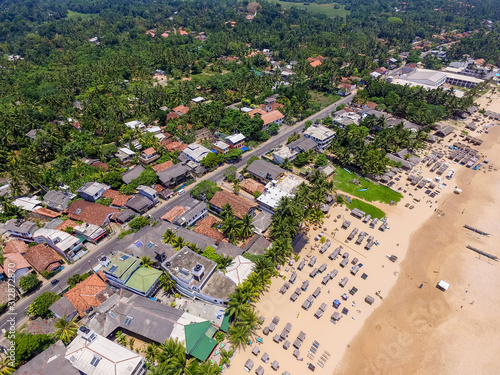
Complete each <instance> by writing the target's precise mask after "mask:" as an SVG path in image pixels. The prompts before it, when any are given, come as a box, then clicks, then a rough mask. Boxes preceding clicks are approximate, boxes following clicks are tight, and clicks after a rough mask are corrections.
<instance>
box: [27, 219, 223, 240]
mask: <svg viewBox="0 0 500 375" xmlns="http://www.w3.org/2000/svg"><path fill="white" fill-rule="evenodd" d="M219 221H220V220H218V219H217V218H216V217H215V216H210V215H209V216H207V217H206V218H204V219H203V220H201V221H200V222H199V223H198V225H200V226H201V225H205V226H207V227H213V226H214V224H215V223H218V222H219ZM21 242H22V241H21Z"/></svg>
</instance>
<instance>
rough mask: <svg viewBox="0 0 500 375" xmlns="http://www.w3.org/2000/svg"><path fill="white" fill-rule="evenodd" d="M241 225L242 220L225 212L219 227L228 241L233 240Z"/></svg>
mask: <svg viewBox="0 0 500 375" xmlns="http://www.w3.org/2000/svg"><path fill="white" fill-rule="evenodd" d="M242 225H243V224H242V222H241V221H240V220H238V219H236V217H235V216H234V215H229V214H227V215H226V216H225V217H224V220H223V221H222V225H221V228H220V229H221V230H222V233H223V234H224V236H226V237H227V238H228V239H229V241H231V242H234V241H235V240H236V237H238V235H239V233H240V230H241V227H242Z"/></svg>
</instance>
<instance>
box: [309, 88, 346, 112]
mask: <svg viewBox="0 0 500 375" xmlns="http://www.w3.org/2000/svg"><path fill="white" fill-rule="evenodd" d="M309 93H310V94H311V101H313V102H316V103H319V104H321V108H324V107H328V106H329V105H330V104H332V103H335V102H336V101H339V100H340V99H341V97H340V95H336V94H326V93H323V92H318V91H310V92H309Z"/></svg>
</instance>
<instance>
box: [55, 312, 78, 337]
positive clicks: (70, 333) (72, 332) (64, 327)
mask: <svg viewBox="0 0 500 375" xmlns="http://www.w3.org/2000/svg"><path fill="white" fill-rule="evenodd" d="M55 327H56V328H57V331H56V337H57V338H59V339H60V340H62V341H63V342H64V343H65V344H68V343H70V342H71V340H73V338H74V337H75V336H76V331H78V325H77V324H76V323H75V321H74V320H73V318H72V319H70V320H69V321H68V320H66V315H63V316H62V318H61V319H59V320H58V321H57V322H56V323H55Z"/></svg>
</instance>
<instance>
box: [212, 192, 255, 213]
mask: <svg viewBox="0 0 500 375" xmlns="http://www.w3.org/2000/svg"><path fill="white" fill-rule="evenodd" d="M227 203H229V205H230V206H231V207H232V208H233V211H234V214H235V215H236V216H237V217H239V218H240V219H241V218H242V217H243V215H246V214H247V213H248V211H249V210H250V209H251V208H253V207H257V204H256V203H254V202H250V201H249V200H248V199H245V198H243V197H241V196H239V195H236V194H234V193H233V192H230V191H227V190H222V191H218V192H216V193H215V195H214V197H213V198H212V199H211V200H210V204H213V205H214V206H216V207H219V208H222V207H223V206H224V205H225V204H227Z"/></svg>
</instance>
